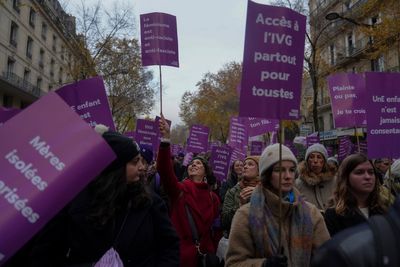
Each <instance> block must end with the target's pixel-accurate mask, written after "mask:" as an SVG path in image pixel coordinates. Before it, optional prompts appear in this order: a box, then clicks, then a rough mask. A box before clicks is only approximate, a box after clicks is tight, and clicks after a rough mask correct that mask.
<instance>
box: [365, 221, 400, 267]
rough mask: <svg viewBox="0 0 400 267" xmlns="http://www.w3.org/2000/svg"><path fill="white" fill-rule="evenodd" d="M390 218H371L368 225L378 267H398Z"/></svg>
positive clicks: (396, 249)
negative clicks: (372, 238) (372, 237)
mask: <svg viewBox="0 0 400 267" xmlns="http://www.w3.org/2000/svg"><path fill="white" fill-rule="evenodd" d="M390 220H391V219H390V218H387V217H385V216H381V215H378V216H372V217H371V218H370V219H369V220H368V224H369V226H370V228H371V230H372V234H373V236H374V241H375V242H374V244H375V249H376V255H377V264H378V265H377V266H378V267H395V266H399V259H398V254H399V253H398V246H397V245H396V243H397V242H398V241H397V240H396V237H397V238H399V237H398V236H396V235H395V231H394V228H393V226H394V225H393V223H392V222H390Z"/></svg>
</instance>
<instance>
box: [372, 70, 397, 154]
mask: <svg viewBox="0 0 400 267" xmlns="http://www.w3.org/2000/svg"><path fill="white" fill-rule="evenodd" d="M365 79H366V91H367V93H366V94H367V103H366V109H367V121H368V126H367V128H368V156H369V157H370V158H383V157H389V158H397V157H399V156H400V149H399V148H398V146H397V145H394V144H398V142H399V140H400V116H399V112H400V94H399V92H400V73H381V72H369V73H366V74H365Z"/></svg>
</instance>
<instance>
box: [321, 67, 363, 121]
mask: <svg viewBox="0 0 400 267" xmlns="http://www.w3.org/2000/svg"><path fill="white" fill-rule="evenodd" d="M328 86H329V91H330V94H331V103H332V115H333V119H334V121H335V128H337V127H355V126H366V125H367V114H366V112H365V78H364V75H363V74H356V73H340V74H334V75H330V76H329V77H328Z"/></svg>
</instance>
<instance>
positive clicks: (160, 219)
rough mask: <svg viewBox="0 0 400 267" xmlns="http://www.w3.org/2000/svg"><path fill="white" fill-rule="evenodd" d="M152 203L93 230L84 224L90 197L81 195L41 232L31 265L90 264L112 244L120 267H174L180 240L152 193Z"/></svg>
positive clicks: (162, 203)
mask: <svg viewBox="0 0 400 267" xmlns="http://www.w3.org/2000/svg"><path fill="white" fill-rule="evenodd" d="M152 200H153V201H152V204H151V205H147V206H146V207H145V208H141V209H134V208H131V209H130V210H129V211H127V210H125V211H124V212H120V213H119V214H117V216H116V219H115V221H113V222H110V223H108V224H106V226H105V227H103V228H102V229H95V228H94V227H93V226H92V225H90V224H89V223H88V222H87V220H86V215H87V207H88V203H90V196H89V194H88V193H87V192H86V191H83V193H81V194H80V195H79V196H78V197H77V198H76V199H75V200H74V201H73V202H72V204H71V205H70V206H69V207H68V209H66V210H64V211H63V212H61V213H60V214H58V215H57V216H56V217H55V218H54V219H53V220H52V221H51V222H50V223H49V224H47V226H46V228H45V230H44V231H42V233H41V235H40V237H38V239H37V241H36V242H35V245H34V248H33V250H32V253H31V256H30V259H31V263H30V266H41V267H44V266H68V265H74V264H81V263H94V262H97V261H98V260H99V259H100V258H101V256H102V255H103V254H104V253H105V252H106V251H107V250H108V249H110V248H111V247H112V246H113V244H115V245H114V246H113V247H114V248H115V250H116V251H117V252H118V253H119V256H120V258H121V259H122V261H123V263H124V266H125V267H129V266H146V267H147V266H148V267H153V266H157V267H158V266H165V267H170V266H171V267H172V266H174V267H177V266H179V238H178V236H177V234H176V231H175V229H174V228H173V226H172V224H171V221H170V219H169V216H168V213H167V209H166V206H165V204H164V202H163V201H162V200H161V199H160V197H158V196H157V195H156V194H153V195H152ZM125 217H126V222H125V224H124V226H123V227H121V225H122V224H123V223H122V222H123V221H124V218H125ZM121 229H122V230H121ZM120 230H121V233H120V235H119V238H118V239H117V240H115V238H116V236H117V235H118V232H119V231H120Z"/></svg>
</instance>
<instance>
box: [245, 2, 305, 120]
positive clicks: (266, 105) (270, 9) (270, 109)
mask: <svg viewBox="0 0 400 267" xmlns="http://www.w3.org/2000/svg"><path fill="white" fill-rule="evenodd" d="M305 30H306V17H305V16H303V15H301V14H299V13H297V12H295V11H293V10H291V9H288V8H285V7H276V6H268V5H263V4H258V3H254V2H252V1H248V7H247V21H246V34H245V43H244V56H243V72H242V84H241V93H240V116H241V117H258V118H269V119H288V120H293V119H298V118H299V115H300V94H301V86H302V84H301V81H302V74H303V58H304V40H305Z"/></svg>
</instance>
